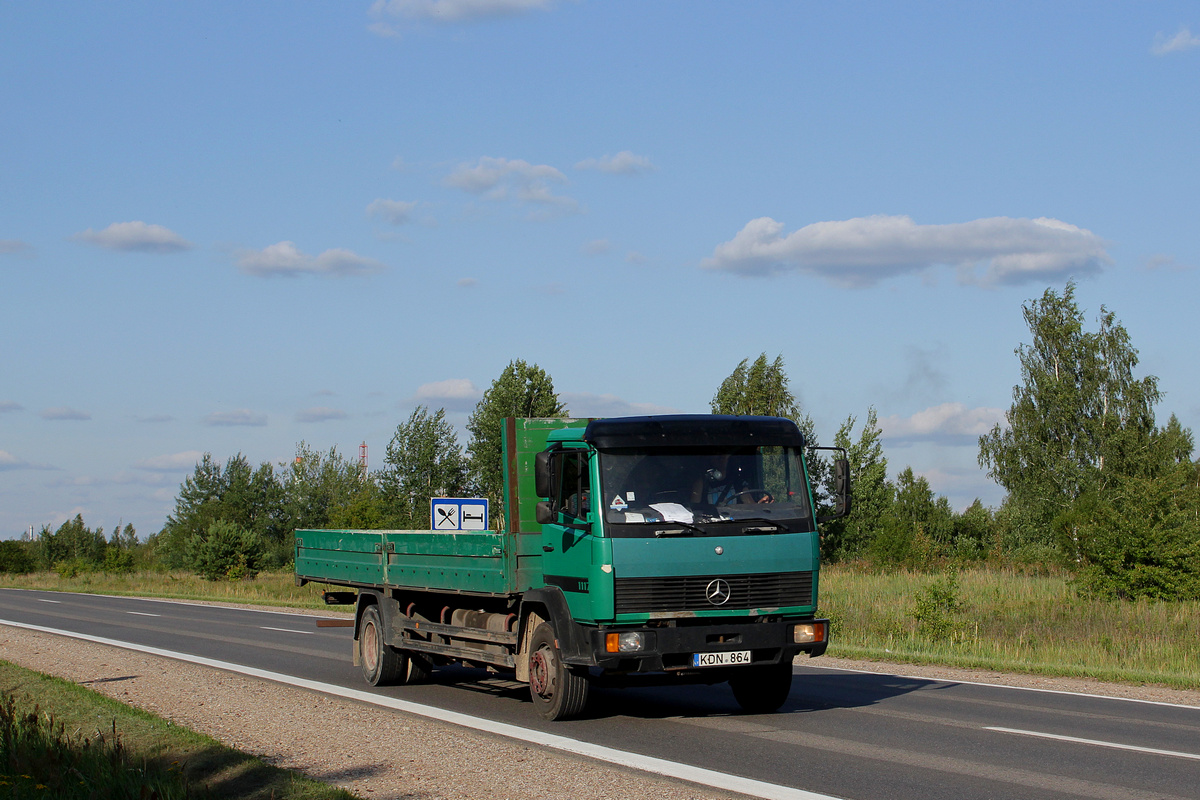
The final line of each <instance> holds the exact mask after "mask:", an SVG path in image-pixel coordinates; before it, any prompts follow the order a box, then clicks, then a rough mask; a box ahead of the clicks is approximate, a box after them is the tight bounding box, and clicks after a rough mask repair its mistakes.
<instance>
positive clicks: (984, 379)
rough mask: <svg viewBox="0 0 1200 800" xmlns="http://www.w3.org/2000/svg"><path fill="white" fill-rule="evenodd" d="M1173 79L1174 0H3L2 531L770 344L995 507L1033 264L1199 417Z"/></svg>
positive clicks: (677, 375) (634, 407)
mask: <svg viewBox="0 0 1200 800" xmlns="http://www.w3.org/2000/svg"><path fill="white" fill-rule="evenodd" d="M1198 97H1200V13H1198V9H1197V6H1196V5H1195V3H1184V2H1174V3H1170V2H1163V3H1154V2H1150V3H1141V2H1139V3H1132V2H1130V3H1106V4H1095V3H1083V2H1081V3H1054V4H1045V3H1037V4H1035V3H1006V4H982V3H980V4H922V3H907V4H891V3H875V4H872V3H800V2H787V3H773V2H750V3H737V4H733V3H696V2H656V3H642V2H638V3H632V2H598V0H579V1H578V2H573V1H572V0H561V1H559V2H554V1H553V0H391V2H377V3H370V2H361V3H355V2H340V3H325V4H317V3H311V4H296V3H280V2H258V3H181V4H160V3H104V4H98V3H65V4H64V3H55V4H49V3H6V4H3V5H0V313H2V314H3V316H4V319H5V323H6V324H5V325H4V328H3V332H2V333H0V537H4V538H10V537H14V536H19V535H20V534H21V532H22V531H24V530H26V529H27V528H28V527H29V526H31V525H32V526H34V527H35V528H39V527H40V526H41V525H43V524H51V525H57V524H58V523H60V522H62V521H63V520H64V519H67V518H69V517H71V516H74V515H75V514H77V513H82V514H83V515H84V519H85V520H86V521H87V522H88V523H89V524H92V525H97V524H103V525H104V526H105V527H106V528H107V529H111V528H112V526H114V525H116V524H117V523H118V522H119V521H121V522H132V523H133V524H134V525H135V526H136V527H137V529H138V531H139V533H141V534H142V535H146V534H149V533H152V532H154V531H156V530H158V529H159V528H160V527H161V525H162V523H163V521H164V519H165V517H166V515H167V514H168V513H169V512H170V510H171V508H172V506H173V498H174V496H175V494H176V492H177V491H178V488H179V484H180V482H181V481H182V480H183V478H184V477H185V476H186V475H187V474H189V473H190V472H191V470H192V467H193V466H194V464H195V463H196V461H197V460H198V458H199V457H200V455H201V454H203V453H204V452H211V453H212V454H213V455H214V456H215V457H216V458H217V459H218V460H222V461H223V460H225V459H226V458H228V457H230V456H232V455H234V454H235V453H238V452H241V453H244V454H245V455H246V456H247V458H249V459H250V460H251V462H253V463H258V462H261V461H272V462H283V461H287V460H290V458H291V456H292V455H293V453H294V452H295V448H296V444H297V443H298V442H300V441H301V440H304V441H307V442H308V443H309V444H310V445H312V446H314V447H316V448H319V449H322V450H324V449H328V448H329V447H331V446H335V445H336V446H337V447H338V448H339V450H341V451H342V452H343V453H346V454H348V455H351V456H355V457H356V456H357V453H358V446H359V443H360V442H363V441H366V442H367V444H368V447H369V448H370V460H371V463H372V466H378V465H379V464H380V463H381V459H382V456H383V452H384V448H385V446H386V444H387V442H388V440H389V439H390V437H391V434H392V432H393V431H394V429H395V427H396V425H397V424H399V423H400V422H402V421H403V420H404V419H405V418H407V416H408V414H409V413H410V412H411V410H412V409H413V407H414V406H415V405H417V404H418V403H424V404H427V405H430V406H433V407H435V408H436V407H438V406H445V407H446V409H447V411H448V413H449V415H450V418H451V420H452V421H453V422H454V423H455V424H456V425H459V426H462V424H463V423H464V422H465V420H466V416H467V413H468V412H469V410H470V408H471V407H472V406H473V404H474V402H475V401H476V400H477V399H478V397H479V394H480V393H481V392H482V390H483V389H485V388H486V387H487V386H488V385H489V383H490V382H491V381H492V380H493V379H494V378H495V377H496V376H497V375H498V374H499V373H500V371H501V370H502V369H503V368H504V367H505V366H506V365H507V364H508V363H509V362H510V361H511V360H512V359H516V358H522V359H525V360H526V361H531V362H536V363H537V364H539V365H541V366H542V367H543V368H545V369H546V370H547V371H548V372H549V373H550V374H551V376H552V377H553V379H554V383H555V387H556V388H557V389H558V391H559V392H560V394H561V395H562V396H563V398H564V399H565V400H566V402H567V405H568V407H569V409H570V411H571V412H572V413H574V414H575V415H577V416H594V415H613V414H623V413H656V412H703V411H707V410H708V403H709V401H710V400H711V398H712V396H713V394H714V393H715V391H716V389H717V387H718V386H719V385H720V382H721V380H722V379H723V378H724V377H725V376H727V375H728V374H729V373H730V372H731V371H732V370H733V368H734V367H735V366H736V365H737V363H738V361H740V360H741V359H743V358H747V357H749V358H754V357H755V356H757V355H758V354H759V353H760V352H766V353H767V354H768V356H769V357H772V358H773V357H774V356H776V355H782V356H783V358H784V360H785V362H786V364H787V367H788V373H789V376H790V379H791V384H792V387H793V389H794V390H795V392H796V393H797V395H798V396H799V398H800V400H801V402H802V404H803V406H804V408H805V410H806V411H807V412H808V413H809V414H810V415H811V416H812V417H813V419H814V421H815V422H816V425H817V432H818V434H819V436H820V437H821V438H822V439H823V440H824V443H828V442H829V441H830V440H831V439H832V438H833V434H834V432H835V431H836V430H837V427H838V425H839V424H840V423H841V422H842V420H844V419H845V418H846V417H847V416H848V415H855V416H857V417H858V418H860V419H862V418H863V417H864V416H865V414H866V412H867V409H868V408H869V407H871V406H874V407H875V408H876V409H877V410H878V413H879V417H880V420H881V423H882V425H883V428H884V431H885V435H886V438H885V442H884V444H885V453H886V455H887V457H888V460H889V466H890V472H891V473H892V474H893V475H894V474H895V473H896V472H898V471H899V470H901V469H903V468H904V467H905V466H906V465H911V466H912V467H913V468H914V470H915V471H916V472H918V473H919V474H923V475H925V476H926V477H927V478H928V479H929V481H930V483H931V484H932V486H933V488H934V489H935V491H937V492H938V493H940V494H945V495H947V496H948V497H949V498H950V499H951V502H952V503H953V504H954V506H955V507H957V508H962V507H965V506H966V505H967V504H969V503H970V502H971V500H972V499H974V498H975V497H980V498H982V499H983V500H984V502H985V503H988V504H989V505H995V504H997V503H999V501H1000V499H1001V496H1002V493H1001V491H1000V490H999V489H998V488H997V487H996V486H995V485H994V484H993V483H991V482H990V481H989V480H988V479H987V477H986V476H985V475H984V474H983V473H982V472H981V471H980V470H979V468H978V466H977V463H976V456H977V438H978V436H979V434H980V433H982V432H984V431H985V430H987V429H988V428H990V426H991V425H992V424H993V423H994V422H996V421H997V420H999V419H1000V418H1001V415H1002V412H1003V409H1005V408H1007V407H1008V405H1009V402H1010V400H1011V392H1012V387H1013V385H1014V384H1015V383H1016V382H1017V380H1018V378H1019V369H1018V363H1017V359H1016V357H1015V356H1014V354H1013V350H1014V348H1016V347H1017V346H1018V345H1019V344H1020V343H1021V342H1022V341H1024V340H1027V338H1028V335H1027V331H1026V329H1025V327H1024V324H1023V322H1022V318H1021V305H1022V303H1024V302H1026V301H1028V300H1029V299H1031V298H1034V297H1038V296H1040V295H1041V293H1042V292H1043V291H1044V290H1045V289H1046V288H1047V287H1054V288H1055V289H1056V290H1061V289H1062V287H1063V286H1064V285H1065V283H1066V281H1067V280H1069V279H1072V278H1074V279H1075V280H1076V281H1077V282H1078V295H1077V296H1078V300H1079V302H1080V304H1081V305H1082V306H1083V307H1084V308H1085V309H1086V310H1087V314H1088V318H1089V320H1090V321H1092V323H1093V324H1094V321H1095V318H1096V314H1097V313H1098V312H1099V309H1100V306H1101V304H1105V305H1107V306H1108V307H1109V308H1110V309H1112V310H1113V311H1115V312H1116V314H1117V316H1118V318H1119V319H1120V320H1121V321H1122V322H1123V323H1124V324H1125V326H1126V328H1127V329H1128V331H1129V333H1130V335H1131V336H1132V339H1133V343H1134V345H1135V346H1136V347H1137V348H1138V349H1139V350H1140V353H1141V358H1142V361H1141V364H1140V368H1139V369H1140V371H1141V374H1146V373H1149V374H1154V375H1157V376H1158V377H1159V379H1160V386H1161V388H1162V389H1163V390H1165V392H1166V397H1165V400H1164V402H1163V404H1162V405H1161V406H1160V408H1159V415H1160V420H1163V421H1165V419H1166V416H1167V415H1168V414H1169V413H1171V412H1174V413H1176V414H1178V415H1179V417H1180V419H1181V420H1182V421H1183V423H1184V424H1185V425H1188V426H1190V427H1192V428H1193V429H1195V428H1197V427H1200V400H1198V399H1197V398H1198V397H1200V376H1198V375H1197V370H1196V368H1195V363H1196V360H1195V357H1194V355H1193V351H1194V345H1193V343H1192V341H1191V339H1192V338H1193V337H1192V336H1190V335H1188V334H1186V329H1187V328H1188V326H1189V325H1190V323H1189V322H1188V320H1189V319H1190V318H1191V316H1192V307H1193V305H1194V302H1195V298H1196V297H1197V296H1200V285H1198V284H1200V277H1198V272H1197V267H1200V237H1198V236H1197V231H1198V230H1200V214H1198V209H1200V203H1198V200H1197V189H1198V187H1200V158H1198V157H1197V155H1198V149H1200V103H1198V102H1197V98H1198ZM463 442H464V444H465V437H464V439H463Z"/></svg>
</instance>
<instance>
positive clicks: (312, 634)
mask: <svg viewBox="0 0 1200 800" xmlns="http://www.w3.org/2000/svg"><path fill="white" fill-rule="evenodd" d="M258 627H259V628H261V629H262V630H264V631H281V632H283V633H303V634H304V635H305V636H315V635H316V633H317V632H316V631H296V630H292V629H291V628H272V627H270V626H267V625H259V626H258Z"/></svg>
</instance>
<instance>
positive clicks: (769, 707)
mask: <svg viewBox="0 0 1200 800" xmlns="http://www.w3.org/2000/svg"><path fill="white" fill-rule="evenodd" d="M729 688H731V689H733V697H734V699H735V700H737V701H738V705H740V706H741V707H742V710H743V711H747V712H749V713H751V714H770V713H771V712H772V711H778V710H779V707H780V706H781V705H783V704H784V703H785V702H787V699H788V694H790V693H791V691H792V662H791V659H788V660H786V661H784V663H782V664H771V665H770V666H765V667H747V668H746V669H745V670H744V671H742V672H739V673H738V674H736V675H734V676H733V677H732V678H730V679H729Z"/></svg>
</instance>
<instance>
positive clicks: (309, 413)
mask: <svg viewBox="0 0 1200 800" xmlns="http://www.w3.org/2000/svg"><path fill="white" fill-rule="evenodd" d="M345 418H346V412H345V411H342V410H341V409H340V408H327V407H325V406H319V407H316V408H305V409H303V410H301V411H297V412H296V422H328V421H329V420H331V419H345Z"/></svg>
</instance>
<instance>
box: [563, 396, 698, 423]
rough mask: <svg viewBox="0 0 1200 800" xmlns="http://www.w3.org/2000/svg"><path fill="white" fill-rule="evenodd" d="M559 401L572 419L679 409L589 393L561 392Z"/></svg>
mask: <svg viewBox="0 0 1200 800" xmlns="http://www.w3.org/2000/svg"><path fill="white" fill-rule="evenodd" d="M558 397H559V399H560V400H562V401H563V404H564V405H566V407H567V409H568V410H569V412H570V414H571V416H572V417H577V418H583V417H628V416H642V415H646V414H678V413H679V409H677V408H671V407H670V406H658V405H654V404H653V403H633V402H630V401H628V400H623V399H622V398H620V397H617V396H616V395H615V394H593V393H591V392H562V393H561V394H559V396H558Z"/></svg>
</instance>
